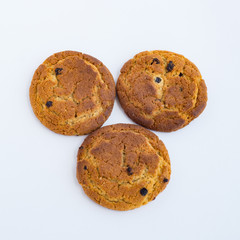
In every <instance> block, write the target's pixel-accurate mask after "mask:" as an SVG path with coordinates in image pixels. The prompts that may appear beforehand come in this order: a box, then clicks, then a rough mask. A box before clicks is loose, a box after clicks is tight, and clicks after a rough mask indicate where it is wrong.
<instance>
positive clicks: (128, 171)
mask: <svg viewBox="0 0 240 240" xmlns="http://www.w3.org/2000/svg"><path fill="white" fill-rule="evenodd" d="M127 173H128V175H133V171H132V168H131V167H128V168H127Z"/></svg>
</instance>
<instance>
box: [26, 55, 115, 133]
mask: <svg viewBox="0 0 240 240" xmlns="http://www.w3.org/2000/svg"><path fill="white" fill-rule="evenodd" d="M29 93H30V101H31V105H32V108H33V111H34V113H35V115H36V116H37V118H38V119H39V120H40V121H41V122H42V124H43V125H45V126H46V127H47V128H49V129H51V130H52V131H54V132H56V133H60V134H64V135H84V134H88V133H90V132H92V131H94V130H95V129H97V128H99V127H101V126H102V124H103V123H104V122H105V121H106V120H107V118H108V117H109V115H110V113H111V111H112V108H113V104H114V98H115V84H114V80H113V77H112V75H111V73H110V72H109V70H108V69H107V68H106V66H104V65H103V64H102V62H100V61H99V60H97V59H96V58H93V57H91V56H89V55H86V54H83V53H80V52H74V51H64V52H59V53H56V54H53V55H52V56H50V57H49V58H47V59H46V60H45V61H44V62H43V64H41V65H40V66H39V67H38V68H37V70H36V71H35V73H34V76H33V79H32V83H31V86H30V90H29Z"/></svg>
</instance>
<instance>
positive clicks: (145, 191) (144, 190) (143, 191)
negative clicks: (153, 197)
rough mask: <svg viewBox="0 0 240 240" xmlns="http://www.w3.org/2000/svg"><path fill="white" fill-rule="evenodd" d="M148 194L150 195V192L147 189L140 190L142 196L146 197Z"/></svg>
mask: <svg viewBox="0 0 240 240" xmlns="http://www.w3.org/2000/svg"><path fill="white" fill-rule="evenodd" d="M147 193H148V190H147V189H146V188H142V189H141V190H140V194H141V195H142V196H146V195H147Z"/></svg>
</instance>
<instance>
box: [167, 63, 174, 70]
mask: <svg viewBox="0 0 240 240" xmlns="http://www.w3.org/2000/svg"><path fill="white" fill-rule="evenodd" d="M173 68H174V64H173V62H172V61H170V62H169V63H168V65H167V70H168V72H171V71H172V70H173Z"/></svg>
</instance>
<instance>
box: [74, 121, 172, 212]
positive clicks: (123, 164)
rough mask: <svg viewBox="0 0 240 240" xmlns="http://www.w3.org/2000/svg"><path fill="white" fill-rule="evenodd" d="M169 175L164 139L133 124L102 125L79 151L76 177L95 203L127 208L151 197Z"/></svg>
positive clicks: (161, 186)
mask: <svg viewBox="0 0 240 240" xmlns="http://www.w3.org/2000/svg"><path fill="white" fill-rule="evenodd" d="M170 174H171V167H170V159H169V156H168V152H167V149H166V147H165V146H164V144H163V142H162V141H160V140H159V139H158V137H157V136H156V135H155V134H154V133H152V132H150V131H149V130H147V129H145V128H143V127H140V126H137V125H132V124H116V125H110V126H106V127H103V128H101V129H98V130H96V131H95V132H93V133H92V134H91V135H89V136H88V137H87V138H86V139H85V140H84V142H83V144H82V146H81V147H80V148H79V151H78V158H77V179H78V181H79V183H80V184H81V185H82V187H83V190H84V191H85V193H86V194H87V195H88V196H89V197H90V198H91V199H92V200H93V201H95V202H97V203H98V204H100V205H102V206H104V207H107V208H110V209H114V210H122V211H123V210H130V209H134V208H137V207H140V206H142V205H144V204H147V203H148V202H150V201H152V200H154V199H155V198H156V196H157V195H158V194H159V193H160V192H161V191H163V190H164V189H165V187H166V186H167V184H168V182H169V180H170Z"/></svg>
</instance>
